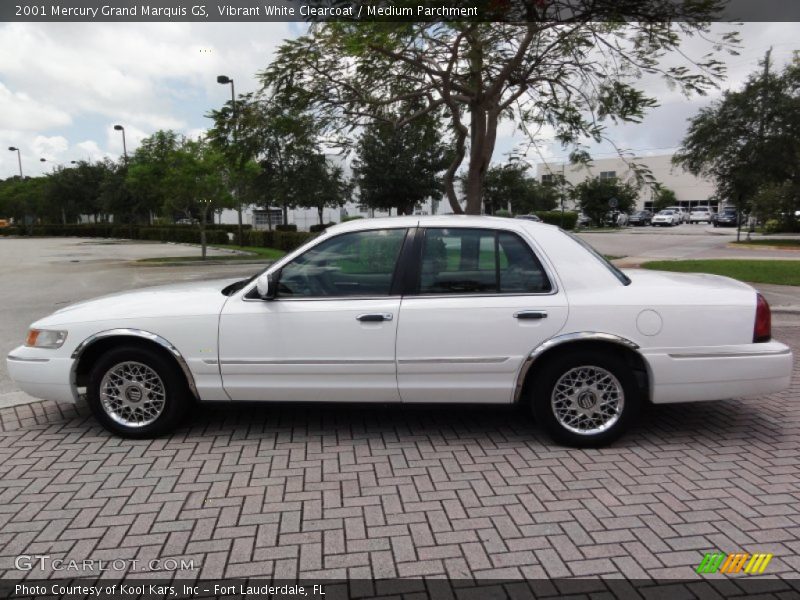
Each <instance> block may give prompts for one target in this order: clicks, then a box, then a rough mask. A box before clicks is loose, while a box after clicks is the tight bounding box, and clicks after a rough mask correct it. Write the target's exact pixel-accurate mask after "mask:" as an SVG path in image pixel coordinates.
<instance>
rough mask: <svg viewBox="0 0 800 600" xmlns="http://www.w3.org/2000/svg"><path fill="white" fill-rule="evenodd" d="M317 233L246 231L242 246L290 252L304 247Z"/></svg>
mask: <svg viewBox="0 0 800 600" xmlns="http://www.w3.org/2000/svg"><path fill="white" fill-rule="evenodd" d="M316 235H317V234H316V233H309V232H307V231H255V230H251V231H245V232H244V243H243V244H242V246H260V247H262V248H277V249H278V250H283V251H284V252H289V251H291V250H294V249H295V248H297V247H299V246H302V245H303V244H305V243H306V242H307V241H308V240H310V239H311V238H313V237H316Z"/></svg>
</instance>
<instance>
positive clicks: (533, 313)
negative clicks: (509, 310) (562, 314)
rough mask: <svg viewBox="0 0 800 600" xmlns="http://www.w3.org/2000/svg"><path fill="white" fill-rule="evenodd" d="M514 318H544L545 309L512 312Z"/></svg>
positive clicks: (545, 315) (545, 314) (545, 316)
mask: <svg viewBox="0 0 800 600" xmlns="http://www.w3.org/2000/svg"><path fill="white" fill-rule="evenodd" d="M514 318H515V319H546V318H547V311H544V310H521V311H519V312H515V313H514Z"/></svg>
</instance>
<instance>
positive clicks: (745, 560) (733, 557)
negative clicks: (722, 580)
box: [697, 552, 773, 575]
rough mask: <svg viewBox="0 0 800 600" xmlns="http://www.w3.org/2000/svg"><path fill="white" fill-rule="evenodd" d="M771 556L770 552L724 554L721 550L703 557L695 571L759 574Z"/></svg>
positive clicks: (764, 568)
mask: <svg viewBox="0 0 800 600" xmlns="http://www.w3.org/2000/svg"><path fill="white" fill-rule="evenodd" d="M772 557H773V555H772V554H765V553H760V554H759V553H756V554H748V553H747V552H735V553H733V554H724V553H722V552H712V553H710V554H706V555H705V556H704V557H703V560H702V561H701V562H700V565H699V566H698V567H697V572H698V573H725V574H728V575H730V574H734V573H746V574H748V575H760V574H761V573H763V572H764V571H765V570H766V568H767V565H768V564H769V561H771V560H772Z"/></svg>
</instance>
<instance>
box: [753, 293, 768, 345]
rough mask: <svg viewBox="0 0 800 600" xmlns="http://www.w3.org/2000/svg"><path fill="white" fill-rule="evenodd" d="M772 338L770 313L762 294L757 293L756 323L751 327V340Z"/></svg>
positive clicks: (764, 340)
mask: <svg viewBox="0 0 800 600" xmlns="http://www.w3.org/2000/svg"><path fill="white" fill-rule="evenodd" d="M771 339H772V314H771V313H770V310H769V304H768V303H767V301H766V300H765V299H764V296H762V295H761V294H757V298H756V324H755V326H754V327H753V342H768V341H770V340H771Z"/></svg>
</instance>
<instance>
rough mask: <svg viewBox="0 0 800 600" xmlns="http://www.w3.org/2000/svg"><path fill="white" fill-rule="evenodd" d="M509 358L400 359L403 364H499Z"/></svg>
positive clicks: (399, 361)
mask: <svg viewBox="0 0 800 600" xmlns="http://www.w3.org/2000/svg"><path fill="white" fill-rule="evenodd" d="M508 359H509V357H508V356H488V357H475V358H405V359H402V360H398V361H397V362H398V363H399V364H401V365H423V364H426V365H427V364H431V365H433V364H499V363H504V362H506V361H507V360H508Z"/></svg>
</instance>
